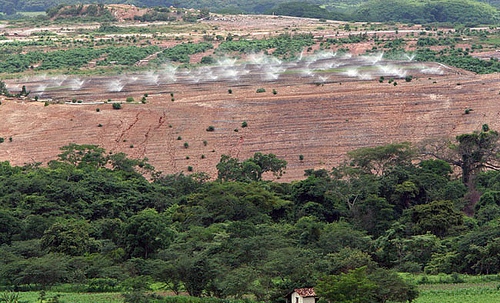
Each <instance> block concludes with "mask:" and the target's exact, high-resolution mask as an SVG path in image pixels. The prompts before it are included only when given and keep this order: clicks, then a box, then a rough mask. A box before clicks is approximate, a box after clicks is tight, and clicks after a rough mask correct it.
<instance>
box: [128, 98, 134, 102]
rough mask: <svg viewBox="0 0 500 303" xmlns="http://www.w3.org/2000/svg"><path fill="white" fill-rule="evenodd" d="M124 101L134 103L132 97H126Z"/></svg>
mask: <svg viewBox="0 0 500 303" xmlns="http://www.w3.org/2000/svg"><path fill="white" fill-rule="evenodd" d="M126 101H127V102H134V97H127V99H126Z"/></svg>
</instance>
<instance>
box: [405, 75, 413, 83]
mask: <svg viewBox="0 0 500 303" xmlns="http://www.w3.org/2000/svg"><path fill="white" fill-rule="evenodd" d="M411 80H413V76H406V77H405V81H406V82H411Z"/></svg>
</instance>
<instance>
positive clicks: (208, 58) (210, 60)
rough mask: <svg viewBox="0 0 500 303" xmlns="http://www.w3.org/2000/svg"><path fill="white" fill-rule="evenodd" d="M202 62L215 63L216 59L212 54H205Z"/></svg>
mask: <svg viewBox="0 0 500 303" xmlns="http://www.w3.org/2000/svg"><path fill="white" fill-rule="evenodd" d="M200 63H201V64H214V63H215V59H214V58H213V57H212V56H205V57H203V58H201V61H200Z"/></svg>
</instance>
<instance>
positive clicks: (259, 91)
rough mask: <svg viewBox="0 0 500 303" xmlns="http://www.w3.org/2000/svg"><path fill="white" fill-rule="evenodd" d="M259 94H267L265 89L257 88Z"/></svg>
mask: <svg viewBox="0 0 500 303" xmlns="http://www.w3.org/2000/svg"><path fill="white" fill-rule="evenodd" d="M256 92H257V93H265V92H266V89H265V88H262V87H261V88H257V91H256Z"/></svg>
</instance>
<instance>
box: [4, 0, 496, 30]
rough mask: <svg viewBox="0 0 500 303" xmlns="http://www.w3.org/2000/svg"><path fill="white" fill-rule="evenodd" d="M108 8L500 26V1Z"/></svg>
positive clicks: (277, 1) (263, 0)
mask: <svg viewBox="0 0 500 303" xmlns="http://www.w3.org/2000/svg"><path fill="white" fill-rule="evenodd" d="M64 3H65V4H68V5H73V6H74V7H75V11H74V13H78V8H79V9H80V11H82V9H83V5H82V3H91V4H92V3H95V1H83V2H82V1H75V0H67V1H65V2H64ZM107 3H127V4H135V5H137V6H141V7H160V6H162V7H170V6H174V7H179V8H198V9H208V10H210V11H212V12H220V13H233V14H239V13H250V14H276V15H288V16H296V17H309V18H321V19H332V20H345V21H372V22H373V21H376V22H387V21H395V22H413V23H430V22H446V23H460V24H470V25H478V24H495V23H497V22H498V16H499V14H498V8H499V7H500V3H499V2H498V1H496V0H490V1H484V2H478V1H473V0H426V1H413V0H391V1H381V0H368V1H360V0H345V1H335V2H333V1H327V0H310V1H307V2H299V1H289V0H252V1H241V0H233V1H214V0H204V1H199V0H196V1H194V0H187V1H182V2H181V1H177V0H171V1H158V0H152V1H148V0H137V1H116V0H115V1H99V4H98V5H95V4H93V7H99V8H102V7H104V4H107ZM63 5H64V4H61V3H59V2H57V1H54V0H37V1H33V0H0V11H1V12H4V13H5V14H6V15H7V16H9V15H14V14H15V13H16V12H22V11H47V12H48V14H49V16H50V15H51V12H53V9H54V8H55V7H60V6H61V7H62V6H63ZM96 13H99V14H98V15H99V17H100V20H104V17H107V18H108V19H109V20H111V19H112V17H111V15H109V14H107V16H105V15H106V14H105V13H104V10H102V9H94V10H93V11H92V14H94V15H96Z"/></svg>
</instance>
